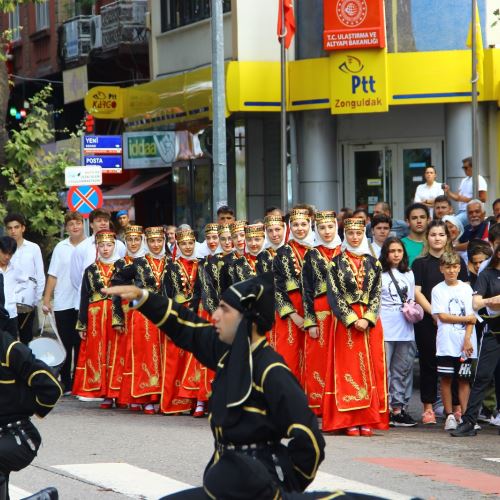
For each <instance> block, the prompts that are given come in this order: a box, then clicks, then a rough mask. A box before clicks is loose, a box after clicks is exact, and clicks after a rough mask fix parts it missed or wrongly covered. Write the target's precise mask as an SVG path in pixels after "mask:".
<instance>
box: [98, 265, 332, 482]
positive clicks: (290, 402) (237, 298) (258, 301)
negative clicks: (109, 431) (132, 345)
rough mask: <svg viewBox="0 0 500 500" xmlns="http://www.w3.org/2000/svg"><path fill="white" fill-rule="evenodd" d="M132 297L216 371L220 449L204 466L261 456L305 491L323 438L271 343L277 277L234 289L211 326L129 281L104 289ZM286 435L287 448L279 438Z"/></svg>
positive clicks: (213, 401)
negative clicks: (231, 457) (230, 457)
mask: <svg viewBox="0 0 500 500" xmlns="http://www.w3.org/2000/svg"><path fill="white" fill-rule="evenodd" d="M103 292H104V293H108V294H115V295H120V296H121V297H122V298H125V299H127V300H131V301H135V302H133V306H135V307H136V308H137V309H138V310H139V311H140V312H141V313H142V314H144V315H145V316H146V317H147V318H149V319H150V320H151V321H153V322H154V323H155V324H156V325H157V326H158V327H159V328H160V329H161V330H162V331H163V332H165V333H166V334H167V335H168V336H169V337H170V338H171V339H172V340H173V341H174V342H175V343H176V344H177V345H178V346H179V347H180V348H181V349H185V350H187V351H190V352H192V353H193V354H194V355H195V356H196V358H197V359H198V360H199V361H200V362H201V363H202V364H203V365H205V366H207V367H208V368H209V369H210V370H214V371H216V376H215V379H214V382H213V384H212V396H211V398H210V401H209V422H210V426H211V428H212V432H213V435H214V439H215V450H214V454H213V455H212V459H211V460H210V462H209V464H208V466H207V471H208V470H210V468H211V467H212V466H213V465H214V464H216V463H217V461H218V460H219V458H220V457H221V456H223V455H224V454H225V453H227V452H236V453H241V454H244V455H248V456H251V457H253V458H255V459H257V460H259V461H260V462H261V463H262V464H263V465H264V466H265V468H266V469H267V471H268V472H269V474H270V475H271V477H272V478H273V480H274V481H275V482H276V484H277V485H278V486H279V488H280V489H281V490H283V491H303V490H304V489H305V488H306V487H307V486H308V485H309V484H310V483H311V482H312V481H313V479H314V477H315V475H316V472H317V470H318V466H319V464H320V463H321V462H322V461H323V458H324V447H325V441H324V439H323V436H322V435H321V432H320V431H319V428H318V423H317V420H316V417H315V416H314V414H313V413H312V411H311V410H310V409H309V407H308V404H307V399H306V396H305V394H304V391H303V390H302V388H301V387H300V385H299V383H298V382H297V380H296V378H295V377H294V376H293V374H292V373H291V372H290V370H289V368H288V367H287V366H286V364H285V363H284V360H283V358H282V357H281V356H280V355H279V354H278V353H277V352H275V351H274V349H273V348H272V347H271V346H270V345H269V344H268V343H267V341H266V337H265V333H266V332H267V331H269V330H270V329H271V327H272V324H273V320H274V283H273V274H272V273H264V274H261V275H259V276H257V277H255V278H252V279H249V280H246V281H241V282H239V283H237V284H235V285H232V286H230V287H229V288H227V289H226V290H225V292H224V293H223V294H222V296H221V300H220V303H219V307H218V308H217V309H216V310H215V312H214V313H213V315H212V320H213V322H214V325H212V324H210V323H207V322H206V320H203V319H201V318H199V317H198V316H197V315H196V314H194V313H193V312H192V311H191V310H189V309H187V308H185V307H182V306H180V305H178V304H176V303H175V302H174V301H173V300H171V299H170V298H167V297H163V296H160V295H156V294H153V293H148V292H147V291H145V290H141V289H140V288H136V287H132V286H118V287H112V288H107V289H104V290H103ZM283 439H289V442H288V445H287V446H285V445H284V444H283V443H282V442H281V441H282V440H283Z"/></svg>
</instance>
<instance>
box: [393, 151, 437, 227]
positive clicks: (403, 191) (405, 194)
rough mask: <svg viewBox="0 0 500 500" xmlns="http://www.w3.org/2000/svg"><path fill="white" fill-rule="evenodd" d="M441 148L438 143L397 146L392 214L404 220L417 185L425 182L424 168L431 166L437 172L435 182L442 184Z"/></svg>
mask: <svg viewBox="0 0 500 500" xmlns="http://www.w3.org/2000/svg"><path fill="white" fill-rule="evenodd" d="M441 151H442V148H441V143H440V142H423V143H409V144H408V143H406V144H398V151H397V163H396V168H395V172H394V173H395V175H394V185H395V186H398V187H399V188H400V189H397V190H396V193H397V195H396V196H395V198H394V207H393V209H394V213H395V214H397V216H398V218H404V209H405V207H407V206H408V205H410V204H411V203H413V200H414V199H415V191H416V189H417V186H418V185H419V184H423V183H424V182H425V178H424V172H425V167H427V166H428V165H433V166H434V167H435V168H436V172H437V182H442V179H443V165H442V153H441Z"/></svg>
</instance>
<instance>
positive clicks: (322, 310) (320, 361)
mask: <svg viewBox="0 0 500 500" xmlns="http://www.w3.org/2000/svg"><path fill="white" fill-rule="evenodd" d="M315 222H316V230H315V235H316V243H315V246H314V248H313V249H311V250H309V252H307V254H306V256H305V259H304V266H303V268H302V286H303V292H302V299H303V302H304V328H305V329H306V331H307V334H306V336H305V364H304V391H305V393H306V395H307V398H308V401H309V408H311V410H312V411H313V412H314V413H315V414H316V415H321V414H322V413H323V393H324V391H325V380H326V373H327V360H328V353H329V352H330V335H331V326H332V312H331V310H330V306H329V305H328V300H327V296H326V290H327V279H326V278H327V273H328V271H327V269H328V266H329V265H330V262H331V260H332V259H333V257H335V256H337V255H338V254H339V253H340V251H341V250H340V245H341V244H342V241H341V239H340V237H339V236H338V234H337V219H336V214H335V212H334V211H333V210H323V211H318V212H316V214H315Z"/></svg>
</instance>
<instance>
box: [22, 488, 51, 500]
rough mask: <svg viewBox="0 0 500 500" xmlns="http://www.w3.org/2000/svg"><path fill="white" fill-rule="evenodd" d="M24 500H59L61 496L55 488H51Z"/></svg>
mask: <svg viewBox="0 0 500 500" xmlns="http://www.w3.org/2000/svg"><path fill="white" fill-rule="evenodd" d="M22 500H59V494H58V493H57V490H56V489H55V488H52V487H50V488H44V489H43V490H41V491H39V492H38V493H35V494H34V495H31V496H30V497H24V498H23V499H22Z"/></svg>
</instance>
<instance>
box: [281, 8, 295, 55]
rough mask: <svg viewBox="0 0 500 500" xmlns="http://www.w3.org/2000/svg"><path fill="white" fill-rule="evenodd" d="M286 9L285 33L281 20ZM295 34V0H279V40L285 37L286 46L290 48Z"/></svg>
mask: <svg viewBox="0 0 500 500" xmlns="http://www.w3.org/2000/svg"><path fill="white" fill-rule="evenodd" d="M283 9H284V10H285V33H283V25H282V22H281V18H282V12H283ZM294 35H295V13H294V10H293V0H279V10H278V40H279V41H280V43H281V39H282V38H284V39H285V47H286V48H287V49H288V47H290V44H291V43H292V38H293V36H294Z"/></svg>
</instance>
